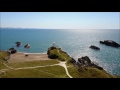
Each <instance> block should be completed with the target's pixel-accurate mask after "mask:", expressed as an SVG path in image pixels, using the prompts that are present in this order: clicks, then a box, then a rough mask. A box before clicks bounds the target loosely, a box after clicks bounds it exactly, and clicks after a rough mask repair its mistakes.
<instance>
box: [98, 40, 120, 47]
mask: <svg viewBox="0 0 120 90" xmlns="http://www.w3.org/2000/svg"><path fill="white" fill-rule="evenodd" d="M100 43H101V44H105V45H107V46H112V47H116V48H118V47H120V44H118V43H116V42H115V41H112V40H104V41H100Z"/></svg>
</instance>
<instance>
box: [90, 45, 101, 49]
mask: <svg viewBox="0 0 120 90" xmlns="http://www.w3.org/2000/svg"><path fill="white" fill-rule="evenodd" d="M89 48H92V49H95V50H100V48H99V47H97V46H94V45H91V46H90V47H89Z"/></svg>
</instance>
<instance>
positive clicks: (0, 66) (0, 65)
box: [0, 62, 7, 70]
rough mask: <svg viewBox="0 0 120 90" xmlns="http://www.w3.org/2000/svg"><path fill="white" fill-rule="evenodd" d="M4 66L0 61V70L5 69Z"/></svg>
mask: <svg viewBox="0 0 120 90" xmlns="http://www.w3.org/2000/svg"><path fill="white" fill-rule="evenodd" d="M6 68H7V67H6V66H5V65H4V64H3V63H1V62H0V70H1V69H6Z"/></svg>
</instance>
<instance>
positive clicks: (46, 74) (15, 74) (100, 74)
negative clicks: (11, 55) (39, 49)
mask: <svg viewBox="0 0 120 90" xmlns="http://www.w3.org/2000/svg"><path fill="white" fill-rule="evenodd" d="M49 53H50V55H52V54H53V53H54V55H56V56H57V58H56V59H52V60H41V61H29V62H19V63H7V62H6V61H5V58H6V57H7V55H8V54H7V53H6V52H0V78H69V77H68V76H67V74H66V72H65V69H64V68H63V67H62V66H59V65H55V64H58V63H59V60H61V61H64V60H65V61H66V62H67V63H66V65H67V69H68V72H69V74H70V75H71V76H72V77H73V78H120V76H112V75H110V74H108V73H107V72H106V71H105V70H99V69H97V68H94V67H81V68H80V69H81V70H78V67H77V66H76V65H74V64H73V63H71V62H70V61H71V59H72V58H71V57H70V56H69V55H68V54H67V53H66V52H64V51H62V50H61V49H60V48H58V51H57V50H56V49H53V50H50V51H49ZM59 53H60V54H61V55H59ZM64 58H65V59H64ZM3 63H5V64H6V65H8V66H9V67H12V68H13V69H10V68H9V67H7V66H6V65H5V64H3ZM49 65H53V66H49ZM36 66H45V67H37V68H26V67H36ZM3 69H6V70H5V71H4V70H3Z"/></svg>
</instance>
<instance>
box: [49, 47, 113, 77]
mask: <svg viewBox="0 0 120 90" xmlns="http://www.w3.org/2000/svg"><path fill="white" fill-rule="evenodd" d="M58 50H59V52H60V54H61V55H62V56H61V55H59V54H58V52H57V50H56V49H53V50H51V51H50V54H53V53H54V54H55V53H56V54H57V56H58V59H60V58H62V59H64V58H63V57H65V58H66V59H67V60H66V61H67V66H68V67H67V68H68V71H69V73H70V75H71V76H72V77H74V78H113V77H114V76H112V75H110V74H108V73H107V72H106V71H104V70H99V69H97V68H93V67H87V69H85V68H82V71H83V72H79V71H78V69H77V67H75V66H73V65H72V64H71V63H70V60H71V57H69V56H68V55H67V53H65V52H63V51H62V50H61V49H60V48H58ZM60 60H61V59H60Z"/></svg>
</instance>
